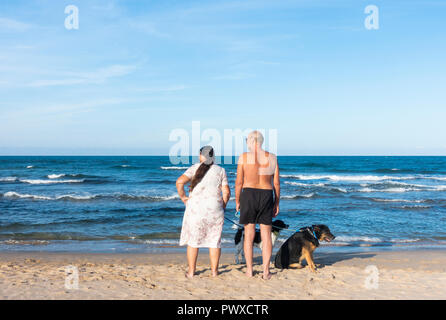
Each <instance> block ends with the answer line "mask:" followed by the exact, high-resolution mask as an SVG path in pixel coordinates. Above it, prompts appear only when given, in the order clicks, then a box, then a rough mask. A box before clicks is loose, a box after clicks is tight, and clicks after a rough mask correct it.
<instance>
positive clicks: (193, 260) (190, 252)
mask: <svg viewBox="0 0 446 320" xmlns="http://www.w3.org/2000/svg"><path fill="white" fill-rule="evenodd" d="M197 257H198V248H193V247H190V246H187V263H188V265H189V269H188V270H187V273H186V277H188V278H192V277H193V276H194V274H195V269H196V267H197Z"/></svg>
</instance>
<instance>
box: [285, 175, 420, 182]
mask: <svg viewBox="0 0 446 320" xmlns="http://www.w3.org/2000/svg"><path fill="white" fill-rule="evenodd" d="M280 177H282V178H295V179H298V180H332V181H381V180H391V179H397V180H410V179H415V178H416V177H415V176H407V177H404V176H375V175H361V176H360V175H303V174H283V175H280Z"/></svg>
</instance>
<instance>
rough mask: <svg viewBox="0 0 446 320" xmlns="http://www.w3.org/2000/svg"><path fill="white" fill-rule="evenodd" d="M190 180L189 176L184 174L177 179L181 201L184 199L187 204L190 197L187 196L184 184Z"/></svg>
mask: <svg viewBox="0 0 446 320" xmlns="http://www.w3.org/2000/svg"><path fill="white" fill-rule="evenodd" d="M189 181H190V179H189V177H187V176H185V175H184V174H183V175H182V176H180V177H179V178H178V179H177V183H176V186H177V191H178V195H179V196H180V199H181V201H183V203H184V204H186V202H187V200H189V197H188V196H186V192H185V191H184V185H185V184H187V183H188V182H189Z"/></svg>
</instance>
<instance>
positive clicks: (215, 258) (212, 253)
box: [209, 248, 221, 277]
mask: <svg viewBox="0 0 446 320" xmlns="http://www.w3.org/2000/svg"><path fill="white" fill-rule="evenodd" d="M220 256H221V249H220V248H209V258H210V260H211V271H212V276H213V277H216V276H218V263H219V262H220Z"/></svg>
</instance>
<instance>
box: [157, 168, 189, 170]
mask: <svg viewBox="0 0 446 320" xmlns="http://www.w3.org/2000/svg"><path fill="white" fill-rule="evenodd" d="M188 168H189V167H161V169H162V170H186V169H188Z"/></svg>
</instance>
